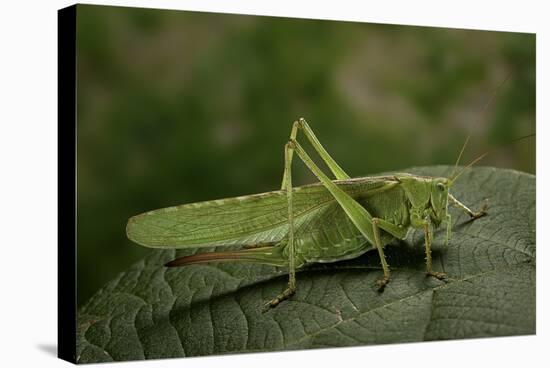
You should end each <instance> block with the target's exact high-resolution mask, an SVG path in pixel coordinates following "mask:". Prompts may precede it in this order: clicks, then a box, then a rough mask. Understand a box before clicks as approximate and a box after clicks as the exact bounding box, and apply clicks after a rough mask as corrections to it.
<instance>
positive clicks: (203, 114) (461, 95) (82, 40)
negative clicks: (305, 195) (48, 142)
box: [77, 5, 535, 306]
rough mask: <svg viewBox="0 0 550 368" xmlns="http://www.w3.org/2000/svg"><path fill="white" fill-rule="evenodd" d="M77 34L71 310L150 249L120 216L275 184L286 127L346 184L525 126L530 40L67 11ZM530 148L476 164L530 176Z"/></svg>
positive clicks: (130, 11) (520, 131)
mask: <svg viewBox="0 0 550 368" xmlns="http://www.w3.org/2000/svg"><path fill="white" fill-rule="evenodd" d="M77 37H78V38H77V55H78V56H77V58H78V59H77V62H78V65H77V70H78V76H77V78H78V83H77V84H78V85H77V96H78V106H77V108H78V110H77V111H78V116H77V118H78V133H77V134H78V137H77V139H78V146H77V147H78V158H77V160H78V162H77V165H78V178H77V179H78V219H77V222H78V251H77V253H78V257H77V277H78V280H77V285H78V305H79V306H81V305H82V304H83V303H84V302H86V301H87V300H88V299H89V297H90V296H91V295H92V294H93V293H94V292H95V291H96V290H97V289H98V288H99V287H101V286H102V285H103V284H104V283H106V282H107V281H109V280H110V279H112V278H114V277H115V276H116V274H118V273H119V272H121V271H123V270H125V269H126V268H128V267H129V266H130V265H131V264H132V263H134V262H136V261H138V260H139V259H140V258H142V257H143V256H144V255H146V254H147V253H148V252H150V251H151V250H150V249H147V248H143V247H140V246H138V245H136V244H133V243H131V242H130V241H129V240H127V238H126V235H125V226H126V221H127V219H128V218H129V217H130V216H133V215H136V214H139V213H141V212H144V211H147V210H151V209H156V208H161V207H166V206H171V205H176V204H182V203H188V202H196V201H202V200H208V199H217V198H223V197H229V196H237V195H244V194H252V193H257V192H263V191H269V190H274V189H278V188H279V186H280V182H281V178H282V173H283V146H284V144H285V143H286V141H287V139H288V136H289V134H290V128H291V124H292V122H293V120H295V119H296V118H298V117H305V118H306V119H307V120H308V121H309V123H310V125H311V126H312V127H313V129H314V130H315V131H316V133H317V135H318V137H319V139H320V140H321V142H323V143H324V145H325V147H326V148H327V150H328V151H329V152H330V153H331V154H332V155H333V157H334V158H335V159H336V160H337V161H338V162H339V163H340V164H341V166H342V167H343V168H344V170H346V171H347V172H348V173H349V174H350V175H352V176H364V175H367V174H372V173H376V172H380V171H390V170H391V171H393V170H401V169H404V168H406V167H409V166H420V165H432V164H453V163H454V161H455V160H456V157H457V154H458V151H459V150H460V147H461V145H462V143H463V141H464V139H465V138H466V136H467V135H468V134H469V133H471V134H472V139H471V141H470V142H471V143H470V145H469V147H468V149H467V150H466V152H465V161H464V162H467V161H469V160H471V159H472V158H474V157H476V156H477V155H479V154H480V153H482V152H484V151H486V150H488V149H491V148H494V147H499V146H502V145H503V144H505V143H506V142H509V141H510V140H512V139H514V138H517V137H520V136H522V135H526V134H530V133H533V132H535V36H534V35H532V34H518V33H507V32H487V31H467V30H456V29H444V28H428V27H412V26H395V25H380V24H367V23H350V22H335V21H318V20H302V19H288V18H274V17H258V16H241V15H226V14H212V13H194V12H183V11H167V10H149V9H137V8H119V7H102V6H90V5H78V9H77ZM509 74H510V78H509V79H508V80H507V81H506V83H504V84H503V85H502V87H501V88H498V87H499V85H501V84H502V82H503V81H504V80H505V79H506V77H507V76H508V75H509ZM496 92H498V93H496ZM495 93H496V96H495V97H494V99H492V102H491V103H490V104H489V106H488V107H487V108H486V109H484V108H483V107H484V105H486V103H487V102H488V101H489V100H491V96H493V95H495ZM534 146H535V140H534V139H529V140H526V141H522V142H521V143H516V144H514V145H505V146H504V147H503V148H502V149H499V150H498V151H496V152H494V153H493V154H492V155H490V156H489V157H488V158H487V159H486V160H484V161H483V163H482V164H483V165H492V166H498V167H509V168H515V169H518V170H523V171H527V172H531V173H534V171H535V147H534ZM293 178H294V181H295V184H298V185H299V184H305V183H310V182H313V181H314V180H315V179H314V178H313V176H312V175H311V174H309V173H308V172H307V170H306V169H305V168H304V166H303V165H302V164H300V163H298V164H296V165H295V171H294V172H293ZM474 189H475V188H474Z"/></svg>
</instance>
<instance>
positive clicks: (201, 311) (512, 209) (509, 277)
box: [77, 166, 535, 363]
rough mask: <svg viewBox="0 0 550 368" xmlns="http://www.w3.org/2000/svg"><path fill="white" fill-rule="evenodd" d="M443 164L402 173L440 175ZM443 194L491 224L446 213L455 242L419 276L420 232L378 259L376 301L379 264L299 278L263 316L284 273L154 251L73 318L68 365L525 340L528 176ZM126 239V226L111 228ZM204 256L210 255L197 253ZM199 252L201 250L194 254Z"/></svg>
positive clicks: (470, 182)
mask: <svg viewBox="0 0 550 368" xmlns="http://www.w3.org/2000/svg"><path fill="white" fill-rule="evenodd" d="M450 170H451V169H450V168H449V167H446V166H437V167H430V168H413V169H409V170H404V171H406V172H412V173H417V174H424V175H434V176H445V175H448V174H449V172H450ZM452 193H453V195H454V196H455V197H456V198H458V199H459V200H460V201H462V202H463V203H465V204H466V205H468V206H471V207H472V208H474V209H477V208H478V206H479V205H480V203H481V202H482V201H483V200H484V199H485V198H487V199H488V200H489V204H490V208H489V215H488V216H485V217H482V218H480V219H477V220H476V221H468V217H467V216H466V215H464V214H463V213H462V212H460V211H458V210H456V209H454V208H453V209H451V214H452V216H453V237H452V239H451V243H450V245H449V246H448V247H444V246H443V238H444V230H443V229H440V230H438V231H436V232H435V240H434V245H433V256H434V270H436V271H445V272H446V273H447V275H448V276H449V277H450V279H449V280H448V281H447V282H443V281H439V280H437V279H434V278H430V277H426V275H425V264H424V247H423V234H422V233H421V232H419V231H418V232H415V233H413V234H412V235H411V236H409V237H408V238H407V239H406V240H405V241H395V242H394V243H391V244H389V245H388V246H387V247H386V248H385V250H386V256H387V260H388V263H389V264H390V267H391V269H392V280H391V282H390V283H389V284H388V286H387V287H386V289H385V291H384V292H383V293H379V292H377V290H376V287H375V286H374V285H375V280H376V279H377V278H378V277H380V276H381V269H380V266H379V259H378V255H377V253H376V251H375V252H367V253H366V254H365V255H363V256H362V257H360V258H357V259H354V260H350V261H346V262H339V263H334V264H319V265H314V266H312V267H309V268H307V269H304V270H301V271H300V272H298V276H297V277H298V291H297V293H296V295H294V296H293V297H292V298H291V299H290V300H288V301H285V302H283V303H282V304H281V305H279V306H278V307H276V308H274V309H272V310H270V311H268V312H266V313H262V312H261V306H262V304H263V303H264V302H266V301H267V300H269V299H271V298H272V297H273V296H274V295H276V294H277V293H279V292H281V291H282V290H283V289H284V288H285V286H286V282H287V276H286V271H285V270H284V269H277V268H275V267H269V266H262V265H255V264H238V263H233V264H231V263H224V264H204V265H194V266H189V267H182V268H176V269H167V268H165V267H163V264H164V263H165V262H167V261H169V260H171V259H173V258H175V257H176V256H180V255H183V254H191V253H192V252H194V251H196V250H191V251H190V250H186V251H173V250H158V251H157V250H155V251H153V252H152V253H151V254H150V255H149V256H148V257H146V258H145V259H144V260H142V261H141V262H139V263H137V264H135V265H134V266H133V267H131V268H130V269H129V270H127V271H126V272H123V273H121V274H120V275H119V276H118V277H117V278H116V279H115V280H113V281H111V282H110V283H108V284H107V285H105V286H104V287H103V288H102V289H101V290H100V291H99V292H97V293H96V294H95V295H94V296H93V297H92V299H91V300H90V301H89V302H88V303H87V304H86V305H85V306H84V307H83V308H82V309H81V310H80V311H79V315H78V336H77V360H78V362H79V363H91V362H102V361H113V360H117V361H118V360H131V359H155V358H169V357H184V356H199V355H210V354H223V353H237V352H256V351H275V350H291V349H304V348H322V347H335V346H352V345H365V344H383V343H398V342H409V341H426V340H443V339H456V338H473V337H489V336H507V335H524V334H533V333H535V177H534V176H532V175H528V174H524V173H520V172H517V171H513V170H503V169H494V168H474V169H472V170H469V171H468V172H467V173H465V174H464V175H463V176H461V177H460V179H458V181H457V182H456V184H455V186H454V187H453V188H452ZM121 231H124V229H121ZM207 250H210V249H207ZM200 251H201V252H202V251H205V249H204V248H203V249H201V250H200Z"/></svg>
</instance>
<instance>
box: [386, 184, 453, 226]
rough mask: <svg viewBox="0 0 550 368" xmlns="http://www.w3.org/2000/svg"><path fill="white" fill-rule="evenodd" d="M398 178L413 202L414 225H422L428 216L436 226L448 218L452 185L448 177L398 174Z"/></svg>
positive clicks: (408, 197)
mask: <svg viewBox="0 0 550 368" xmlns="http://www.w3.org/2000/svg"><path fill="white" fill-rule="evenodd" d="M396 178H397V180H399V182H400V183H401V186H402V188H403V190H404V191H405V195H406V196H407V199H408V200H409V202H410V204H411V224H412V226H414V227H421V226H422V224H423V223H424V220H425V219H426V218H427V217H429V219H430V220H431V222H432V223H433V224H434V225H435V226H436V227H437V226H439V225H440V224H441V223H442V222H443V221H445V220H446V219H447V206H448V203H449V187H450V186H451V185H452V182H451V181H450V180H449V179H448V178H434V177H428V176H417V175H410V174H398V175H396Z"/></svg>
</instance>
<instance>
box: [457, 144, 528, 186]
mask: <svg viewBox="0 0 550 368" xmlns="http://www.w3.org/2000/svg"><path fill="white" fill-rule="evenodd" d="M535 135H536V133H531V134H528V135H524V136H523V137H519V138H516V139H512V140H511V141H509V142H506V143H505V144H501V145H499V146H497V147H495V148H493V149H491V150H489V151H485V152H484V153H482V154H481V155H479V156H478V157H476V158H475V159H473V160H472V161H471V162H470V163H469V164H468V165H466V166H465V167H464V168H463V169H462V170H460V172H459V173H458V174H456V175H455V176H454V177H452V178H451V179H450V183H451V184H450V185H453V183H454V181H455V180H456V179H457V178H458V177H459V176H460V175H462V174H463V173H464V171H466V170H467V169H469V168H470V167H472V166H473V165H474V164H476V163H477V162H478V161H480V160H481V159H483V158H484V157H485V156H487V155H488V154H490V153H493V152H495V151H497V150H499V149H501V148H503V147H507V146H509V145H511V144H513V143H516V142H519V141H522V140H524V139H527V138H531V137H534V136H535Z"/></svg>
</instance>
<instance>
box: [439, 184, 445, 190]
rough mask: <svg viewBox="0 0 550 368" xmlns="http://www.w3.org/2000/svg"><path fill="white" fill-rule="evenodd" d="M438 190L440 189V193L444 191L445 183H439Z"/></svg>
mask: <svg viewBox="0 0 550 368" xmlns="http://www.w3.org/2000/svg"><path fill="white" fill-rule="evenodd" d="M437 189H439V190H440V191H444V190H445V185H443V183H437Z"/></svg>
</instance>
